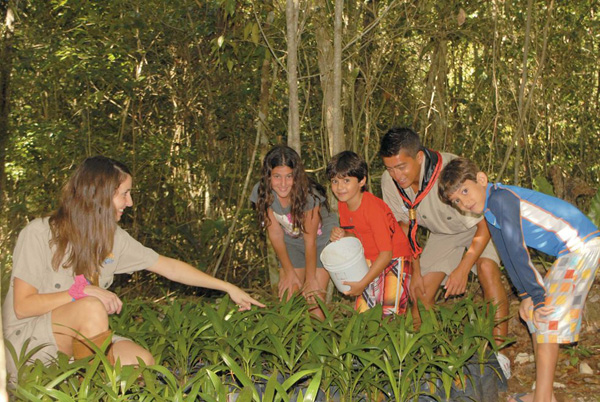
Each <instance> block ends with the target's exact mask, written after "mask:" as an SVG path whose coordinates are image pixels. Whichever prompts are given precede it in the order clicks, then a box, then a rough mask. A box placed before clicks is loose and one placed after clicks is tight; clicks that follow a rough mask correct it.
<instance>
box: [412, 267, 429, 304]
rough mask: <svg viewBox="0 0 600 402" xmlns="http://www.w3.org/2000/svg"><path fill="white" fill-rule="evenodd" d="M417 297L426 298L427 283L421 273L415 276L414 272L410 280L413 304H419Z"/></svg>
mask: <svg viewBox="0 0 600 402" xmlns="http://www.w3.org/2000/svg"><path fill="white" fill-rule="evenodd" d="M417 295H421V296H425V281H424V280H423V277H422V276H421V273H418V274H415V273H414V272H413V275H412V277H411V278H410V300H411V301H412V302H413V303H417V300H418V299H417Z"/></svg>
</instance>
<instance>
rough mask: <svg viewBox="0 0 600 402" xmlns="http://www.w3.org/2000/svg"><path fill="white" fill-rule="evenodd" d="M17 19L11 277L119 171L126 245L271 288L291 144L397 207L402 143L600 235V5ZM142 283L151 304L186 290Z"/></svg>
mask: <svg viewBox="0 0 600 402" xmlns="http://www.w3.org/2000/svg"><path fill="white" fill-rule="evenodd" d="M0 11H1V14H2V22H1V25H0V30H1V31H0V32H1V42H0V223H1V224H0V249H1V259H0V263H1V267H0V268H2V270H3V272H5V273H6V272H8V271H9V270H10V264H11V262H10V258H11V257H10V254H11V252H12V247H13V245H14V242H15V240H16V236H17V234H18V232H19V231H20V230H21V229H22V228H23V227H24V225H25V224H26V222H27V221H28V220H30V219H31V218H33V217H37V216H41V215H45V214H47V213H49V212H50V211H52V209H53V207H54V206H55V205H56V201H57V199H58V194H59V191H60V186H61V185H62V184H63V183H64V182H65V179H66V177H67V176H68V175H69V174H70V172H71V171H72V168H73V166H74V165H76V164H77V163H79V162H80V161H81V160H82V159H83V158H85V157H87V156H91V155H96V154H104V155H107V156H110V157H113V158H116V159H118V160H120V161H122V162H124V163H125V164H127V165H128V166H129V167H130V168H131V169H132V171H133V175H134V187H135V189H134V195H133V197H134V203H135V205H134V207H133V208H132V209H131V210H130V211H129V212H128V213H127V214H126V216H124V218H123V222H122V226H124V227H125V228H126V229H127V230H129V231H130V232H131V233H132V234H133V236H134V237H136V238H137V239H139V240H140V241H141V242H142V243H144V244H146V245H148V246H150V247H152V248H154V249H155V250H157V251H158V252H160V253H161V254H166V255H169V256H173V257H176V258H180V259H183V260H185V261H189V262H190V263H192V264H193V265H195V266H197V267H199V268H200V269H203V270H206V271H207V272H210V273H212V274H215V275H216V276H218V277H220V278H223V279H226V280H228V281H231V282H234V283H236V284H238V285H240V286H242V287H244V288H248V289H260V288H264V287H266V285H267V284H268V283H269V280H270V279H269V273H268V272H269V271H268V270H267V269H265V267H266V266H268V265H269V264H268V262H267V261H268V260H269V258H268V252H267V247H265V244H266V243H265V237H264V233H262V232H261V231H260V230H259V228H258V225H257V222H256V220H255V217H254V213H253V211H252V210H251V209H250V205H249V202H248V196H249V190H250V189H251V186H252V185H253V184H254V182H255V181H256V180H258V173H259V169H260V161H261V159H262V156H263V155H264V154H265V152H266V151H267V150H268V149H269V148H270V147H271V146H272V145H274V144H278V143H289V144H290V145H291V146H293V147H294V148H296V149H297V150H298V151H300V152H301V155H302V157H303V160H304V162H305V165H306V166H307V168H308V169H310V171H312V172H313V173H314V175H315V176H316V178H317V179H318V180H319V181H320V182H321V183H323V184H326V180H325V177H324V175H323V173H324V167H325V165H326V163H327V161H328V160H329V158H330V156H331V155H332V154H333V153H336V152H338V151H340V150H343V149H351V150H354V151H356V152H358V153H359V154H360V155H362V156H363V157H364V158H365V159H366V160H367V161H368V162H369V164H370V168H371V177H370V180H371V189H372V191H373V192H374V193H375V194H379V193H380V190H379V178H380V176H381V172H382V164H381V161H380V160H379V158H378V157H377V151H378V146H379V139H380V137H381V136H382V135H383V134H384V133H385V132H386V131H387V130H388V129H389V128H390V127H393V126H409V127H412V128H414V129H415V130H416V131H417V132H419V133H420V134H421V136H422V138H423V140H424V143H425V144H426V145H427V146H428V147H431V148H435V149H438V150H443V151H447V152H453V153H456V154H459V155H463V156H466V157H469V158H473V159H474V160H475V161H476V162H477V163H478V164H479V165H480V167H482V169H483V170H485V171H487V172H488V173H489V175H490V177H491V179H492V180H495V181H502V182H507V183H512V184H517V185H521V186H525V187H530V188H536V189H539V190H542V191H545V192H549V193H554V194H556V195H557V196H559V197H561V198H565V199H567V200H569V201H571V202H573V203H575V204H577V205H578V206H579V207H580V208H581V209H582V210H584V211H585V212H586V213H590V214H591V215H592V216H595V217H600V213H599V211H600V196H598V193H597V189H598V187H599V182H600V177H599V176H600V146H599V145H600V64H599V63H598V60H600V49H599V47H600V17H599V16H598V12H600V5H599V3H598V1H594V0H588V1H575V2H565V1H554V0H543V1H541V0H527V1H516V0H485V1H484V0H463V1H458V0H418V1H417V0H412V1H405V0H363V1H355V0H346V1H343V0H332V1H311V0H287V2H286V1H283V0H261V1H256V0H244V1H235V0H213V1H206V0H169V1H164V0H145V1H139V0H138V1H136V0H111V1H88V0H85V1H84V0H49V1H27V0H18V1H17V0H10V1H5V0H4V1H0ZM271 266H273V264H272V263H271ZM7 278H8V276H7V275H6V274H5V275H3V282H4V283H3V284H2V285H3V286H2V289H3V293H4V292H5V291H6V285H7V282H6V281H7ZM125 280H128V281H129V282H130V284H131V286H130V291H132V292H135V291H136V289H137V291H141V289H144V291H146V292H149V291H153V289H154V291H156V292H158V293H161V292H167V291H169V290H172V288H173V287H177V286H178V285H174V284H166V283H162V282H160V283H159V282H156V281H158V280H157V279H156V278H150V279H149V278H148V276H145V277H144V278H143V279H142V278H140V277H138V276H134V277H133V278H126V279H125ZM149 282H150V283H149ZM142 284H143V286H142ZM154 285H157V286H154ZM158 285H160V286H158ZM157 289H159V290H157ZM188 291H191V290H189V289H188ZM134 294H135V293H134Z"/></svg>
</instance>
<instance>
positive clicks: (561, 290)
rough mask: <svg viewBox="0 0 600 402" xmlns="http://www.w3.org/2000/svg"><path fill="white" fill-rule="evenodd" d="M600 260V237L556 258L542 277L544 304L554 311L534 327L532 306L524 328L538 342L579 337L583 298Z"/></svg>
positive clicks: (565, 341)
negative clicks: (544, 292)
mask: <svg viewBox="0 0 600 402" xmlns="http://www.w3.org/2000/svg"><path fill="white" fill-rule="evenodd" d="M599 259H600V238H595V239H592V240H590V241H588V242H587V243H586V244H585V246H584V247H583V248H581V249H580V250H577V251H574V252H572V253H569V254H567V255H565V256H562V257H559V258H557V259H556V261H554V264H553V265H552V268H551V269H550V271H549V272H548V274H547V275H546V277H545V278H544V286H545V287H546V306H552V307H554V312H552V313H550V314H548V315H547V316H546V317H544V319H546V320H548V322H547V323H541V324H539V325H538V326H537V327H536V326H535V325H534V323H533V307H532V308H531V310H530V311H529V313H528V315H529V319H528V320H527V327H528V328H529V332H530V333H531V334H533V335H535V337H536V338H535V339H536V341H537V342H538V343H572V342H577V341H578V340H579V332H580V331H581V316H582V312H583V305H584V303H585V298H586V297H587V294H588V292H589V290H590V288H591V287H592V283H594V278H595V276H596V270H597V269H598V262H599Z"/></svg>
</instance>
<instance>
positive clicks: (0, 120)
mask: <svg viewBox="0 0 600 402" xmlns="http://www.w3.org/2000/svg"><path fill="white" fill-rule="evenodd" d="M14 20H15V17H14V13H13V9H12V8H11V7H10V5H8V6H7V8H6V17H5V20H4V21H5V22H4V34H3V35H2V43H1V44H0V207H2V206H3V205H4V197H5V189H6V187H5V186H6V177H5V176H6V171H5V168H4V166H5V163H6V147H7V145H8V136H9V128H8V121H9V114H10V72H11V70H12V60H13V51H12V39H13V34H14V25H13V23H14ZM0 343H2V342H1V340H0ZM3 350H4V349H3ZM2 367H4V366H3V365H2Z"/></svg>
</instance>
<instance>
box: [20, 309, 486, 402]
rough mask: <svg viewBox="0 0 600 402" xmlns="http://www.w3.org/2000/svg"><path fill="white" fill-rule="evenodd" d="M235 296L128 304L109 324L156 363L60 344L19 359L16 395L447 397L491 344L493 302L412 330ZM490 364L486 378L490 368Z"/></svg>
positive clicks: (432, 317)
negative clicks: (62, 351) (121, 361)
mask: <svg viewBox="0 0 600 402" xmlns="http://www.w3.org/2000/svg"><path fill="white" fill-rule="evenodd" d="M233 307H234V305H233V303H230V302H229V300H228V299H227V298H226V299H223V300H221V302H220V303H219V304H218V305H216V306H215V305H211V304H205V303H196V302H190V303H181V302H179V301H177V300H169V301H168V303H161V304H160V305H159V304H152V303H148V302H139V301H138V302H132V303H128V304H127V305H126V309H125V310H124V311H123V312H122V313H121V314H120V316H118V317H115V316H113V317H112V323H111V327H112V328H113V329H114V330H115V331H116V332H117V333H119V334H120V335H124V336H128V337H131V338H133V339H135V340H136V341H138V342H140V344H142V345H144V346H145V347H147V348H148V349H149V350H150V351H151V352H152V353H153V354H154V356H156V359H157V363H159V364H157V365H154V366H148V367H139V368H133V367H131V366H126V367H120V366H119V365H117V366H116V367H114V368H113V367H111V366H109V365H108V364H107V362H106V361H105V360H102V359H99V358H96V359H95V360H93V361H92V362H90V361H89V360H90V359H89V358H88V359H87V360H80V361H76V362H69V361H68V359H66V358H65V356H64V355H63V356H60V357H59V358H58V360H57V362H56V364H51V365H50V366H48V367H44V366H43V365H41V364H39V363H38V364H34V365H27V366H25V365H22V366H21V367H20V372H19V377H20V381H19V386H18V388H17V389H16V390H14V396H15V397H16V398H17V399H19V400H61V401H70V400H82V399H87V400H107V399H110V400H115V401H116V400H130V399H131V397H132V396H133V395H135V399H136V400H145V401H154V400H157V401H165V400H169V401H176V400H177V401H183V400H189V401H193V400H198V399H202V400H206V401H225V400H228V399H227V396H228V395H229V396H231V395H232V394H238V395H239V398H240V399H238V400H247V401H251V400H252V401H259V400H265V401H271V400H276V401H277V400H282V401H288V400H290V398H292V397H293V396H294V395H295V396H297V395H298V394H299V393H302V395H303V396H304V399H303V400H305V401H313V400H315V399H316V398H317V394H318V393H319V392H321V394H320V395H321V396H320V398H323V397H325V398H326V399H325V400H341V401H353V400H367V401H372V400H378V397H380V396H383V395H386V396H387V398H388V400H394V401H407V400H411V399H412V398H416V397H417V396H418V395H432V397H433V398H435V400H440V399H442V398H443V399H444V400H447V398H448V397H450V395H451V394H452V393H456V392H461V391H462V390H464V389H466V388H467V386H468V384H470V383H471V382H472V381H474V380H473V378H472V377H471V376H469V375H466V374H465V373H466V372H465V366H466V364H467V362H469V361H472V362H476V367H477V370H476V371H478V370H479V367H481V370H484V369H485V368H486V367H488V362H487V356H488V354H489V349H488V346H489V345H490V344H494V342H493V339H492V337H491V327H492V326H493V320H494V318H493V311H491V310H490V311H488V309H487V308H486V306H482V305H477V304H475V303H473V302H472V301H471V300H463V301H461V302H459V303H457V304H455V305H454V306H452V307H450V308H447V307H442V308H441V309H439V310H436V311H432V312H430V313H429V314H426V315H425V316H424V321H423V325H422V328H421V330H420V331H419V332H414V331H413V330H412V323H411V319H410V317H408V318H407V317H396V318H395V319H392V320H383V321H382V320H381V308H375V309H372V310H370V311H369V312H367V313H363V314H357V313H356V312H354V311H353V310H351V309H350V308H348V307H345V306H338V308H337V309H336V311H332V310H327V309H326V308H325V313H326V316H327V317H326V319H325V321H324V322H319V321H316V320H314V319H311V318H310V317H309V313H308V310H307V308H306V304H305V302H304V300H303V299H302V298H296V299H293V300H291V301H289V302H287V303H283V304H281V303H277V304H275V305H273V306H271V307H269V308H266V309H253V310H252V311H248V312H242V313H240V312H236V311H234V310H233ZM132 323H134V324H133V325H132ZM24 360H26V356H23V357H22V361H24ZM480 364H481V365H480ZM487 371H488V374H487V375H488V376H489V377H490V378H491V379H492V381H494V379H495V378H496V376H497V375H498V374H497V373H496V372H495V371H494V370H493V369H490V368H487ZM492 384H495V383H494V382H492ZM493 386H495V385H493ZM319 390H320V391H319ZM75 395H76V396H75ZM496 395H497V391H496ZM320 400H323V399H320ZM415 400H416V399H415ZM479 400H481V399H479Z"/></svg>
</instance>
